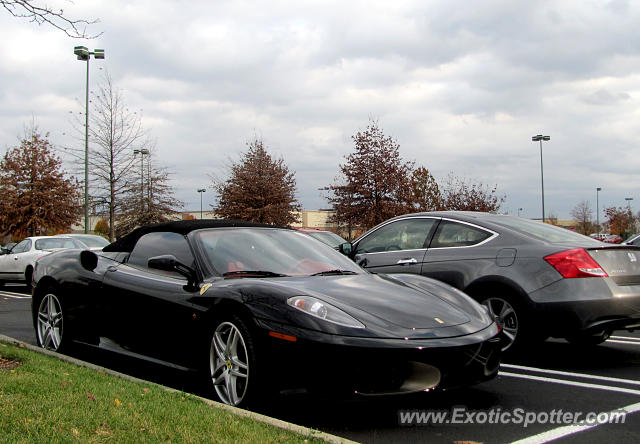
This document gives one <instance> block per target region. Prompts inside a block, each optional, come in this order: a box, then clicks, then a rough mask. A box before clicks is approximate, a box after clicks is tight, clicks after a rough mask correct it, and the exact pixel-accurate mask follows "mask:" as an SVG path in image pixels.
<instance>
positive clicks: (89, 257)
mask: <svg viewBox="0 0 640 444" xmlns="http://www.w3.org/2000/svg"><path fill="white" fill-rule="evenodd" d="M80 264H81V265H82V268H84V269H85V270H87V271H93V270H95V269H96V267H97V266H98V256H97V255H96V254H95V253H94V252H93V251H91V250H82V251H81V252H80Z"/></svg>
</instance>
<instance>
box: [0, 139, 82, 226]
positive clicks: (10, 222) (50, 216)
mask: <svg viewBox="0 0 640 444" xmlns="http://www.w3.org/2000/svg"><path fill="white" fill-rule="evenodd" d="M30 132H31V134H29V135H27V136H25V138H24V139H23V140H22V141H21V142H20V146H19V147H16V148H13V149H11V150H9V151H8V152H7V153H6V154H5V156H4V158H3V159H2V162H1V163H0V195H2V199H0V231H1V232H2V233H3V234H15V235H17V236H19V237H23V236H33V235H36V234H47V233H55V232H57V231H60V230H64V231H66V230H69V229H70V228H71V226H72V225H73V224H74V222H76V221H77V219H78V217H79V215H80V212H81V210H82V204H81V202H80V187H79V185H78V183H77V181H75V180H73V179H72V178H70V177H68V176H67V174H66V173H65V172H64V171H63V170H62V169H61V166H62V161H61V160H60V158H58V157H57V156H55V155H54V154H53V153H52V152H51V144H50V143H49V141H48V140H47V137H48V135H45V136H44V137H42V136H41V135H40V134H39V133H38V131H37V128H32V129H31V131H30Z"/></svg>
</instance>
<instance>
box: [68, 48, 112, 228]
mask: <svg viewBox="0 0 640 444" xmlns="http://www.w3.org/2000/svg"><path fill="white" fill-rule="evenodd" d="M73 53H74V54H75V55H76V56H78V60H84V61H86V62H87V93H86V96H85V112H84V118H85V121H84V232H85V234H87V233H88V232H89V59H90V58H91V56H93V58H94V59H104V49H94V50H93V52H90V51H89V50H88V49H87V47H86V46H76V47H74V48H73Z"/></svg>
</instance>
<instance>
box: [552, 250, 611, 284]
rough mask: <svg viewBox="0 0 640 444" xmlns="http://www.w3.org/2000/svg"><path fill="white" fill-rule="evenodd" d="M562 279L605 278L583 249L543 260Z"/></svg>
mask: <svg viewBox="0 0 640 444" xmlns="http://www.w3.org/2000/svg"><path fill="white" fill-rule="evenodd" d="M544 260H545V261H547V262H548V263H549V264H551V266H553V268H555V269H556V270H557V271H558V273H560V274H561V275H562V277H563V278H579V277H607V276H608V275H607V273H606V272H605V271H604V270H603V269H602V267H601V266H600V264H598V263H597V262H596V261H595V260H594V259H593V258H592V257H591V256H589V253H587V252H586V251H585V249H584V248H576V249H573V250H567V251H561V252H560V253H554V254H551V255H549V256H546V257H545V258H544Z"/></svg>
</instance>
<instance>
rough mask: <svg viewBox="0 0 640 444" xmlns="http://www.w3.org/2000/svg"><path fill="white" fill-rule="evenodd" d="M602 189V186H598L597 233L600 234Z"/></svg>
mask: <svg viewBox="0 0 640 444" xmlns="http://www.w3.org/2000/svg"><path fill="white" fill-rule="evenodd" d="M600 191H602V188H600V187H597V188H596V233H598V234H600V195H599V193H600Z"/></svg>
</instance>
